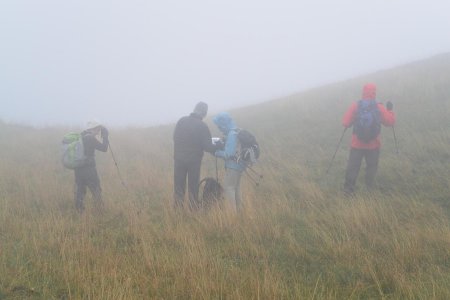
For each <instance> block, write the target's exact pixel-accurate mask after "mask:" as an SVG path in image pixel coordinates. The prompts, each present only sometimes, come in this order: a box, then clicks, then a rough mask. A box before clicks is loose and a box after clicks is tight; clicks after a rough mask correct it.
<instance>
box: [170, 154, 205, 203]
mask: <svg viewBox="0 0 450 300" xmlns="http://www.w3.org/2000/svg"><path fill="white" fill-rule="evenodd" d="M201 164H202V162H201V161H192V162H185V161H181V160H175V164H174V200H175V207H182V206H183V202H184V194H185V191H186V178H187V180H188V189H189V206H190V208H191V209H196V208H197V207H198V184H199V181H200V166H201Z"/></svg>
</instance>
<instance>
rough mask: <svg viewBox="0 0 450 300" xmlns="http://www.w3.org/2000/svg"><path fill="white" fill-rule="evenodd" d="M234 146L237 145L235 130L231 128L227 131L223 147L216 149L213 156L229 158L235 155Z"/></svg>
mask: <svg viewBox="0 0 450 300" xmlns="http://www.w3.org/2000/svg"><path fill="white" fill-rule="evenodd" d="M236 146H237V133H236V131H234V130H231V131H230V132H229V133H228V136H227V140H226V142H225V148H224V149H223V150H217V151H216V153H215V156H217V157H221V158H224V159H230V158H232V157H234V156H235V155H236Z"/></svg>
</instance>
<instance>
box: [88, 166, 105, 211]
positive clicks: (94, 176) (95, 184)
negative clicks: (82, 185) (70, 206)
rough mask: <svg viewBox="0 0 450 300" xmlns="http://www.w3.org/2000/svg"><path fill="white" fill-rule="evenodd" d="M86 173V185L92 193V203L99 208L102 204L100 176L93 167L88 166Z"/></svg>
mask: <svg viewBox="0 0 450 300" xmlns="http://www.w3.org/2000/svg"><path fill="white" fill-rule="evenodd" d="M87 175H88V176H87V178H86V179H87V186H88V187H89V190H90V191H91V193H92V198H93V199H94V205H95V206H96V207H97V208H101V207H102V206H103V200H102V188H101V187H100V178H99V177H98V173H97V169H96V168H95V167H90V168H89V169H88V174H87Z"/></svg>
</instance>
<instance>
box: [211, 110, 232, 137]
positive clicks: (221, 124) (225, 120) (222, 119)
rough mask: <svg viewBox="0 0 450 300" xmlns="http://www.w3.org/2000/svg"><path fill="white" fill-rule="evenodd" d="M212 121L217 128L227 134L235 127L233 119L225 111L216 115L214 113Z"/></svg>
mask: <svg viewBox="0 0 450 300" xmlns="http://www.w3.org/2000/svg"><path fill="white" fill-rule="evenodd" d="M213 122H214V124H216V125H217V127H218V128H219V130H220V131H221V132H222V133H224V134H228V132H229V131H230V130H231V129H236V125H235V124H234V121H233V119H232V118H231V116H230V114H228V113H227V112H221V113H219V114H218V115H216V116H215V117H214V118H213Z"/></svg>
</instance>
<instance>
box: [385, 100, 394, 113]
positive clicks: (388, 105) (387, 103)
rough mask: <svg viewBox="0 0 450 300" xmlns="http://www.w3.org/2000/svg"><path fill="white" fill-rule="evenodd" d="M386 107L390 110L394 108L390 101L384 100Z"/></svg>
mask: <svg viewBox="0 0 450 300" xmlns="http://www.w3.org/2000/svg"><path fill="white" fill-rule="evenodd" d="M386 109H387V110H388V111H392V110H393V109H394V104H392V102H391V101H388V102H386Z"/></svg>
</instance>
